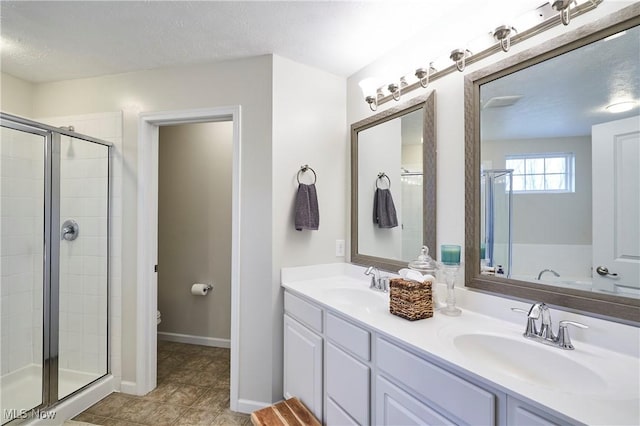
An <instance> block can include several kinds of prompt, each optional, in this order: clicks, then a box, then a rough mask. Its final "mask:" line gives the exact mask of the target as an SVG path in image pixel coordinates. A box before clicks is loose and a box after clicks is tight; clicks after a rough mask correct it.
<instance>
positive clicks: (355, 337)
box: [327, 313, 371, 361]
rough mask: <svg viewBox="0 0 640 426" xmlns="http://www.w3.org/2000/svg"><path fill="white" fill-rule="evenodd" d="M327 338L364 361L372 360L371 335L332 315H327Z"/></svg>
mask: <svg viewBox="0 0 640 426" xmlns="http://www.w3.org/2000/svg"><path fill="white" fill-rule="evenodd" d="M327 337H328V338H329V339H330V340H331V341H333V342H335V343H337V344H338V345H340V346H342V347H343V348H345V349H347V350H348V351H350V352H352V353H353V354H354V355H356V356H359V357H360V358H362V359H363V360H365V361H369V360H370V359H371V350H370V347H371V334H370V333H369V332H368V331H366V330H363V329H362V328H360V327H358V326H355V325H353V324H351V323H349V322H347V321H345V320H343V319H341V318H338V317H337V316H335V315H333V314H331V313H327Z"/></svg>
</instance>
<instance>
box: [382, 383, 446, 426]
mask: <svg viewBox="0 0 640 426" xmlns="http://www.w3.org/2000/svg"><path fill="white" fill-rule="evenodd" d="M375 410H376V419H375V422H376V424H378V425H383V426H395V425H404V426H410V425H411V426H414V425H415V426H421V425H453V423H452V422H451V421H449V420H448V419H446V418H444V417H442V416H441V415H440V414H439V413H438V412H436V411H434V410H433V409H431V407H429V406H428V405H425V404H424V403H422V402H420V401H418V400H417V399H415V398H414V397H412V396H411V395H409V394H408V393H406V392H405V391H403V390H402V389H400V388H399V387H397V386H395V385H394V384H392V383H391V382H389V381H387V380H385V379H384V378H382V377H380V376H378V377H377V378H376V407H375Z"/></svg>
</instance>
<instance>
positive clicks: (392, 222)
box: [351, 91, 436, 271]
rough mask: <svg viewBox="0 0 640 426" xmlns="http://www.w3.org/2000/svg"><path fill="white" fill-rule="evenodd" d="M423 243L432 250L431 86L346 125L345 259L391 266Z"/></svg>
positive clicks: (392, 268)
mask: <svg viewBox="0 0 640 426" xmlns="http://www.w3.org/2000/svg"><path fill="white" fill-rule="evenodd" d="M423 245H426V246H428V247H429V249H431V250H435V245H436V124H435V92H434V91H431V92H429V93H427V94H425V95H422V96H419V97H416V98H413V99H411V100H409V101H407V102H406V103H404V104H402V105H399V106H397V107H394V108H390V109H387V110H385V111H382V112H379V113H377V114H375V115H373V116H371V117H369V118H367V119H364V120H362V121H359V122H357V123H354V124H352V126H351V262H353V263H356V264H360V265H367V266H376V267H378V268H380V269H383V270H387V271H397V270H398V269H400V268H404V267H406V266H407V263H408V262H409V261H411V260H413V259H415V258H416V256H417V255H418V254H420V249H421V247H422V246H423ZM431 253H435V251H432V252H431Z"/></svg>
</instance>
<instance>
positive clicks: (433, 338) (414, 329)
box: [281, 264, 640, 425]
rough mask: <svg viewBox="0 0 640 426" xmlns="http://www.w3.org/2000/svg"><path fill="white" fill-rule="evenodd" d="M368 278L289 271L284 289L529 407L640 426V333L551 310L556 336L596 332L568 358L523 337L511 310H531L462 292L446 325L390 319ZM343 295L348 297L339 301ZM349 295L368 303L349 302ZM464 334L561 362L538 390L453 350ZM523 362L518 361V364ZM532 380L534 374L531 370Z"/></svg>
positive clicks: (527, 356) (357, 270) (579, 341)
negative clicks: (563, 328) (573, 325)
mask: <svg viewBox="0 0 640 426" xmlns="http://www.w3.org/2000/svg"><path fill="white" fill-rule="evenodd" d="M363 271H364V268H361V267H358V266H355V265H351V264H328V265H314V266H307V267H297V268H283V270H282V279H281V281H282V286H283V287H284V288H286V289H287V290H289V291H292V292H294V293H296V294H298V295H301V296H303V297H306V298H308V299H311V300H313V301H315V302H316V303H318V304H320V305H322V306H324V307H325V308H328V309H331V310H333V311H337V312H339V313H341V314H343V315H346V316H348V317H350V318H352V319H354V320H356V321H358V322H360V323H362V324H363V325H365V326H367V327H368V328H370V329H373V330H374V331H377V332H378V333H381V334H383V335H387V336H390V337H393V338H394V339H397V340H400V341H402V342H403V343H404V344H406V345H409V346H410V347H413V348H414V349H416V350H417V351H420V352H422V353H424V354H426V355H428V356H431V357H436V358H439V359H440V360H442V361H443V362H445V363H446V364H448V365H449V366H451V367H453V368H457V369H459V370H460V371H461V372H464V373H466V374H470V375H472V376H474V377H476V378H479V379H480V380H482V381H484V382H486V383H487V384H489V385H491V386H493V387H496V388H498V389H500V390H502V391H504V392H506V393H508V394H511V395H514V396H516V397H519V398H520V399H524V400H526V401H527V402H530V403H533V404H541V405H542V406H544V407H547V408H550V409H551V410H554V411H556V412H558V413H561V414H563V415H565V416H568V417H570V418H571V419H574V420H576V421H578V422H582V423H585V424H602V425H614V424H615V425H618V424H633V425H638V424H640V357H639V354H638V351H640V345H639V342H640V331H639V329H638V328H636V327H632V326H628V325H624V324H619V323H614V322H610V321H605V320H601V319H597V318H593V317H587V316H582V315H578V314H572V313H568V312H562V311H558V310H554V309H552V312H551V315H552V320H553V324H554V332H555V331H556V329H555V327H557V323H558V321H559V320H562V319H570V320H574V321H580V322H583V323H586V324H588V325H589V326H590V327H591V328H590V329H589V330H576V329H571V330H570V331H571V336H572V341H573V344H574V346H575V348H576V349H575V350H573V351H569V350H562V349H559V348H554V347H549V346H545V345H543V344H541V343H539V342H534V341H530V340H528V339H525V338H524V337H522V332H523V331H524V326H525V324H526V318H525V316H523V315H521V314H516V313H513V312H512V311H511V310H510V309H509V307H511V306H514V307H520V308H523V309H527V308H528V307H529V306H530V304H526V303H522V302H518V301H514V300H509V299H506V298H501V297H496V296H491V295H487V294H482V293H478V292H475V291H468V290H466V289H464V288H463V289H456V297H457V300H458V306H459V307H460V308H461V309H462V315H461V316H459V317H447V316H445V315H442V314H439V313H438V312H437V311H436V312H435V314H434V316H433V317H432V318H428V319H424V320H419V321H414V322H411V321H407V320H405V319H402V318H399V317H397V316H395V315H392V314H390V313H389V311H388V297H389V296H388V294H385V293H380V292H375V291H373V290H369V289H368V277H366V276H364V275H363ZM444 287H445V286H444V285H441V284H438V285H437V286H436V293H437V294H438V295H439V297H440V299H441V300H444V294H445V292H446V289H445V288H444ZM363 290H367V292H363ZM368 292H370V294H369V293H368ZM337 294H339V295H341V296H342V297H336V295H337ZM351 294H355V295H358V294H362V296H364V297H355V296H354V297H344V295H349V296H350V295H351ZM494 312H495V314H494ZM488 313H490V314H491V316H490V315H487V314H488ZM590 332H591V333H592V335H589V333H590ZM463 334H478V335H480V336H497V337H498V338H501V339H502V338H503V337H505V338H507V340H504V339H503V341H506V342H510V341H511V340H509V339H514V340H515V344H514V346H517V347H518V348H523V350H522V352H523V353H522V363H523V365H524V364H527V365H529V366H531V364H532V363H533V364H534V365H536V364H537V359H536V358H533V359H532V356H534V355H535V354H542V355H545V356H546V355H547V354H548V355H549V356H550V359H554V360H557V361H562V362H549V363H547V364H550V365H539V366H537V367H539V368H540V370H539V371H537V370H536V376H535V377H536V378H535V380H536V381H537V382H536V383H534V382H532V381H531V380H527V372H526V371H519V368H518V365H517V362H514V363H513V365H511V366H507V365H501V366H500V368H496V363H495V362H493V363H492V362H491V359H490V358H487V354H484V355H483V356H480V354H479V353H477V354H474V353H469V351H463V350H461V347H460V346H456V345H455V344H454V339H455V338H456V337H457V336H460V335H463ZM481 338H482V337H481ZM516 344H517V345H516ZM527 345H533V346H532V347H530V346H527ZM609 348H613V349H615V350H609ZM543 351H552V352H543ZM532 354H533V355H532ZM518 355H519V354H518ZM535 356H537V355H535ZM557 357H560V358H557ZM519 360H520V359H519V356H518V359H517V360H516V361H519ZM562 366H569V367H570V368H571V369H572V371H573V368H574V367H575V368H576V369H575V371H576V374H573V375H572V376H571V377H573V378H574V379H573V380H567V381H564V382H563V384H562V386H561V388H558V387H557V386H556V385H554V380H553V379H556V376H554V374H560V375H561V374H566V373H567V372H566V369H565V371H558V372H554V370H553V369H554V368H556V369H558V368H563V367H562ZM581 372H584V373H589V374H581ZM528 373H529V374H531V372H530V370H529V372H528ZM546 378H549V379H550V380H549V382H548V383H544V382H545V379H546Z"/></svg>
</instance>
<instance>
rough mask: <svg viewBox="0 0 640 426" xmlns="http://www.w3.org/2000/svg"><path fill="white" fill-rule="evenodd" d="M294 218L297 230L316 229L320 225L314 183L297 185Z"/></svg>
mask: <svg viewBox="0 0 640 426" xmlns="http://www.w3.org/2000/svg"><path fill="white" fill-rule="evenodd" d="M295 208H296V212H295V214H296V218H295V225H296V230H297V231H302V230H303V229H310V230H313V231H315V230H317V229H318V227H319V226H320V212H319V210H318V195H317V193H316V186H315V184H311V185H305V184H304V183H301V184H300V185H298V193H297V194H296V206H295Z"/></svg>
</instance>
